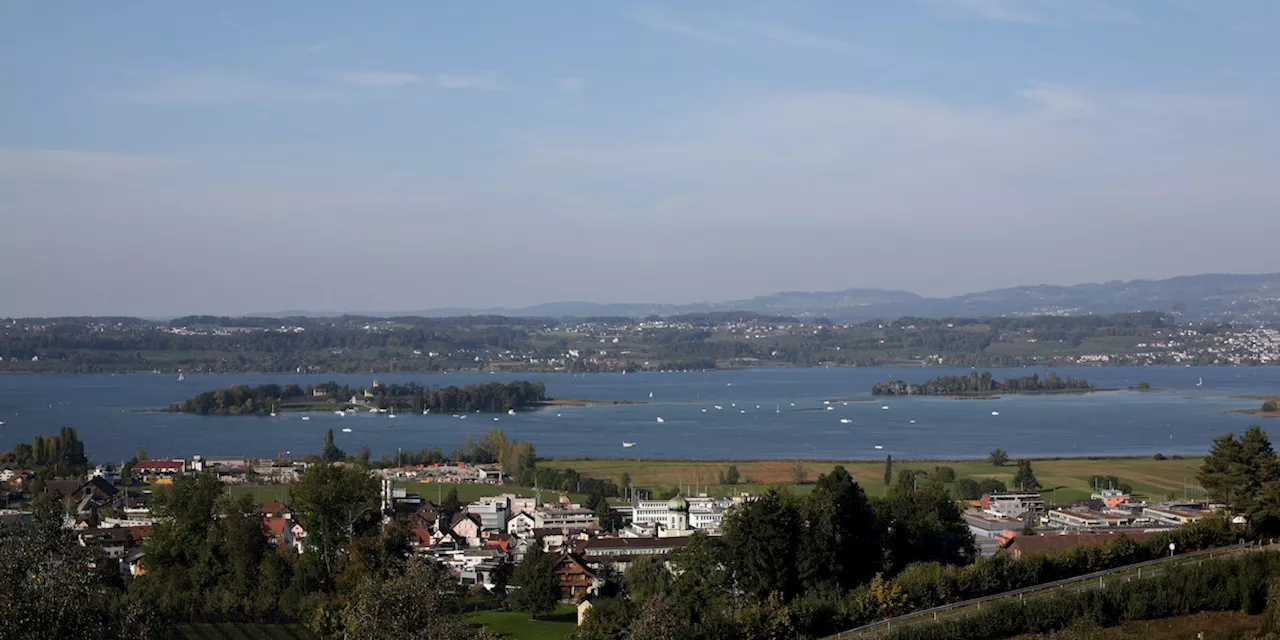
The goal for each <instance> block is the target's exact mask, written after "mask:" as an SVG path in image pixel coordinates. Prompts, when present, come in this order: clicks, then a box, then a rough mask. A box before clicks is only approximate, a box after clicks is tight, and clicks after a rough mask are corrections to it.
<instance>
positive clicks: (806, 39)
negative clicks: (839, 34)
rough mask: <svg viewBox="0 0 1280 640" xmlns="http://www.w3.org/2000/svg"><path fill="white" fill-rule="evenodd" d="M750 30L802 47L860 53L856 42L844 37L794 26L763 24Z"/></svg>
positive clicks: (777, 41) (767, 37)
mask: <svg viewBox="0 0 1280 640" xmlns="http://www.w3.org/2000/svg"><path fill="white" fill-rule="evenodd" d="M750 31H751V32H752V33H753V34H755V35H758V36H759V37H761V38H763V39H765V40H768V41H770V42H775V43H777V44H783V45H787V46H790V47H796V48H800V49H817V50H820V51H829V52H831V53H846V54H852V53H858V51H859V48H858V46H857V45H856V44H854V43H852V42H850V41H848V40H844V39H842V38H834V37H831V36H825V35H820V34H816V33H811V32H808V31H803V30H800V29H796V28H793V27H788V26H784V25H778V24H762V25H755V26H753V27H751V29H750Z"/></svg>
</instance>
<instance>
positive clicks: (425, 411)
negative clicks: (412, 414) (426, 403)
mask: <svg viewBox="0 0 1280 640" xmlns="http://www.w3.org/2000/svg"><path fill="white" fill-rule="evenodd" d="M428 413H431V410H430V409H423V410H422V415H424V416H425V415H427V414H428Z"/></svg>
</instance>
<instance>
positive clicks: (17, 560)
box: [0, 496, 157, 639]
mask: <svg viewBox="0 0 1280 640" xmlns="http://www.w3.org/2000/svg"><path fill="white" fill-rule="evenodd" d="M0 558H4V561H3V562H0V603H3V604H0V608H2V609H3V610H4V613H5V615H2V616H0V638H30V639H37V638H123V637H129V638H139V637H143V638H151V637H157V634H156V631H157V630H156V629H154V628H141V627H138V626H136V625H133V627H134V628H129V627H130V626H131V625H130V624H129V623H130V619H131V618H132V619H134V621H141V617H140V616H139V615H138V614H139V613H141V610H136V611H135V610H133V609H129V610H121V609H120V608H119V603H118V601H116V599H114V598H111V597H109V595H110V594H109V592H107V586H108V585H107V583H106V580H107V579H108V578H109V577H110V574H108V573H105V572H102V571H89V570H86V567H88V566H89V565H90V563H92V562H94V560H95V558H94V554H93V553H92V551H90V550H89V549H87V548H85V547H82V546H80V545H79V544H78V543H77V542H76V541H75V539H74V537H72V533H71V532H70V531H68V530H65V529H63V528H62V508H61V505H60V504H58V503H57V502H56V501H55V500H53V499H52V498H51V497H49V496H41V497H38V498H37V499H36V500H35V501H34V504H33V509H32V514H31V521H30V522H25V523H19V524H17V525H15V526H13V527H12V528H9V529H6V530H5V531H4V533H3V534H0Z"/></svg>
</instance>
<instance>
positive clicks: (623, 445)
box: [622, 442, 636, 449]
mask: <svg viewBox="0 0 1280 640" xmlns="http://www.w3.org/2000/svg"><path fill="white" fill-rule="evenodd" d="M634 446H636V443H634V442H624V443H622V447H623V448H624V449H630V448H631V447H634Z"/></svg>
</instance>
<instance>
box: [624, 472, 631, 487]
mask: <svg viewBox="0 0 1280 640" xmlns="http://www.w3.org/2000/svg"><path fill="white" fill-rule="evenodd" d="M622 488H623V489H630V488H631V474H629V473H624V474H622Z"/></svg>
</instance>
